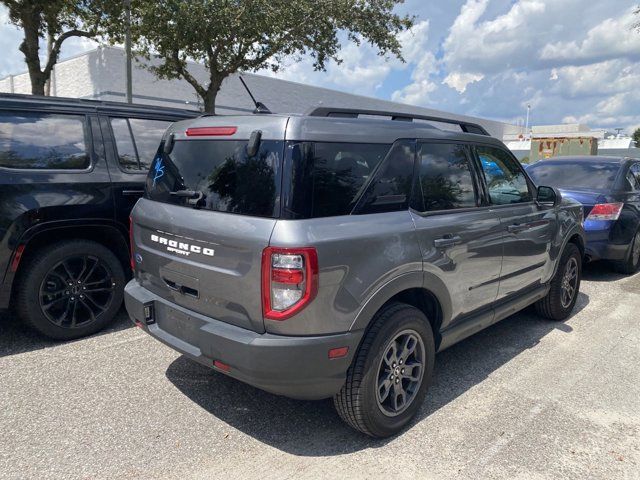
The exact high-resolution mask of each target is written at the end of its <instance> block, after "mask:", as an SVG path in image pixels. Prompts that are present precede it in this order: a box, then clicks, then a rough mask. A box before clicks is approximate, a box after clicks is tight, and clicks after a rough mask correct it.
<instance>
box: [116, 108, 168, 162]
mask: <svg viewBox="0 0 640 480" xmlns="http://www.w3.org/2000/svg"><path fill="white" fill-rule="evenodd" d="M170 124H171V122H167V121H164V120H147V119H143V118H129V119H127V118H112V119H111V128H112V129H113V135H114V137H115V141H116V148H117V150H118V161H119V162H120V166H121V167H122V168H124V169H125V170H131V171H139V170H143V171H145V172H146V171H148V170H149V168H150V166H151V162H152V160H153V156H154V155H155V153H156V150H158V145H159V144H160V141H161V139H162V135H163V134H164V132H165V131H166V130H167V128H168V127H169V125H170ZM132 134H133V138H132V137H131V135H132Z"/></svg>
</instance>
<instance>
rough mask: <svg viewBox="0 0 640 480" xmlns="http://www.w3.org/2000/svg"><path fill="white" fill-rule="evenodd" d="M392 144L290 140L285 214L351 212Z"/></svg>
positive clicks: (337, 213) (286, 163)
mask: <svg viewBox="0 0 640 480" xmlns="http://www.w3.org/2000/svg"><path fill="white" fill-rule="evenodd" d="M389 148H390V145H378V144H358V143H312V142H291V143H290V144H288V147H287V154H286V159H285V167H284V171H285V172H286V173H287V177H286V178H285V181H284V187H283V188H284V191H283V203H284V205H283V216H284V217H285V218H315V217H328V216H334V215H349V214H350V213H351V211H352V210H353V208H354V206H355V202H356V201H357V199H358V198H359V197H360V194H361V193H362V189H363V187H364V185H365V182H366V181H367V180H368V179H369V176H370V175H371V174H372V173H373V171H374V170H375V168H376V167H377V166H378V164H379V163H380V162H381V161H382V159H383V158H384V157H385V156H386V154H387V152H388V151H389Z"/></svg>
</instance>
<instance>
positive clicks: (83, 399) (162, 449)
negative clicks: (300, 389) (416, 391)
mask: <svg viewBox="0 0 640 480" xmlns="http://www.w3.org/2000/svg"><path fill="white" fill-rule="evenodd" d="M639 318H640V275H636V276H635V277H628V278H627V277H622V276H620V275H617V274H614V273H611V272H610V271H609V270H608V269H607V268H606V266H603V265H594V266H590V267H589V268H588V269H587V271H586V272H585V280H584V282H583V286H582V293H581V295H580V298H579V299H578V304H577V307H576V312H575V314H574V315H573V316H572V318H570V319H569V320H567V321H566V322H564V323H558V324H555V323H549V322H546V321H543V320H540V319H538V318H537V317H536V316H535V314H533V313H532V312H531V311H526V312H523V313H520V314H517V315H515V316H513V317H511V318H509V319H507V320H505V321H503V322H501V323H499V324H497V325H495V326H493V327H491V328H489V329H487V330H486V331H484V332H481V333H480V334H478V335H475V336H474V337H472V338H470V339H468V340H466V341H464V342H462V343H460V344H458V345H456V346H454V347H452V348H450V349H449V350H447V351H445V352H443V353H441V354H440V355H438V357H437V365H436V374H435V379H434V383H433V386H432V387H431V390H430V393H429V394H428V397H427V400H426V401H425V403H424V405H423V406H422V409H421V411H420V413H419V415H418V418H417V419H416V420H415V421H414V422H413V424H412V426H411V427H410V428H409V429H408V430H407V431H406V432H404V433H402V434H401V435H399V436H397V437H395V438H392V439H387V440H373V439H369V438H366V437H363V436H361V435H359V434H357V433H355V432H353V431H351V430H349V428H348V427H346V426H345V425H343V424H342V423H341V421H340V420H339V419H338V416H337V414H336V413H335V412H334V411H333V407H332V404H331V402H330V401H322V402H303V401H294V400H288V399H285V398H281V397H277V396H274V395H270V394H268V393H264V392H262V391H259V390H256V389H254V388H252V387H249V386H246V385H243V384H241V383H239V382H236V381H234V380H232V379H229V378H227V377H225V376H223V375H221V374H217V373H214V372H213V371H210V370H207V369H206V368H204V367H201V366H199V365H197V364H194V363H192V362H190V361H188V360H186V359H185V358H183V357H181V356H180V355H179V354H177V353H175V352H174V351H172V350H170V349H169V348H167V347H165V346H163V345H161V344H160V343H158V342H156V341H155V340H153V339H152V338H150V337H147V336H146V335H144V334H143V333H141V332H140V331H139V330H137V329H135V328H132V327H130V325H129V322H128V320H127V319H126V316H125V313H124V311H123V312H122V313H121V315H120V318H119V320H118V322H117V324H116V325H115V326H114V328H112V329H111V330H110V331H108V332H105V333H103V334H101V335H97V336H94V337H92V338H88V339H84V340H79V341H75V342H70V343H65V344H56V343H53V342H50V341H47V340H43V339H42V338H40V337H38V336H36V335H34V334H32V333H31V332H30V331H28V330H26V329H25V328H24V327H22V326H21V325H20V324H19V323H17V322H16V321H15V320H14V319H13V318H10V317H8V316H6V315H5V316H4V317H3V318H2V319H1V320H0V329H1V330H0V379H1V381H0V478H222V477H224V478H261V479H268V478H296V479H306V478H310V479H311V478H343V477H350V478H378V477H382V476H385V477H387V476H389V475H391V476H393V478H396V479H399V478H409V477H413V478H474V479H475V478H505V479H507V478H508V479H525V478H526V479H543V478H544V479H546V478H598V479H600V478H602V479H614V478H616V479H617V478H620V479H631V478H640V322H639V321H638V319H639Z"/></svg>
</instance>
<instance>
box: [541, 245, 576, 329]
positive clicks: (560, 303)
mask: <svg viewBox="0 0 640 480" xmlns="http://www.w3.org/2000/svg"><path fill="white" fill-rule="evenodd" d="M581 279H582V256H581V255H580V250H579V249H578V247H577V246H575V245H574V244H573V243H570V244H568V245H567V246H566V248H565V249H564V252H562V257H561V258H560V262H559V263H558V270H557V271H556V274H555V275H554V277H553V279H552V280H551V288H550V289H549V293H547V296H546V297H544V298H543V299H541V300H539V301H538V302H537V303H536V304H535V305H536V311H537V312H538V314H539V315H542V316H543V317H545V318H548V319H549V320H556V321H559V320H564V319H565V318H567V317H568V316H569V315H570V314H571V311H572V310H573V307H574V306H575V304H576V301H577V300H578V292H579V291H580V280H581Z"/></svg>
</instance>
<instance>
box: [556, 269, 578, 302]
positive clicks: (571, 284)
mask: <svg viewBox="0 0 640 480" xmlns="http://www.w3.org/2000/svg"><path fill="white" fill-rule="evenodd" d="M577 287H578V261H577V260H576V258H575V257H571V258H570V259H569V261H568V262H567V265H566V267H565V269H564V275H563V276H562V288H561V296H560V303H561V304H562V308H569V306H571V302H572V301H573V297H574V296H575V294H576V290H577Z"/></svg>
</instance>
